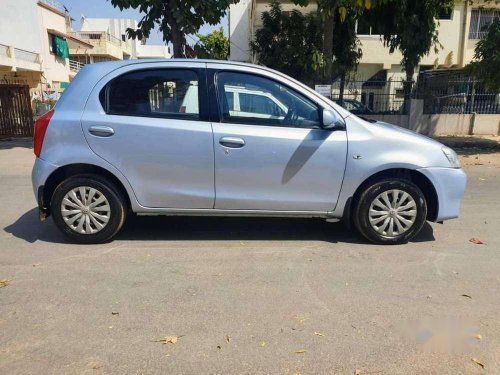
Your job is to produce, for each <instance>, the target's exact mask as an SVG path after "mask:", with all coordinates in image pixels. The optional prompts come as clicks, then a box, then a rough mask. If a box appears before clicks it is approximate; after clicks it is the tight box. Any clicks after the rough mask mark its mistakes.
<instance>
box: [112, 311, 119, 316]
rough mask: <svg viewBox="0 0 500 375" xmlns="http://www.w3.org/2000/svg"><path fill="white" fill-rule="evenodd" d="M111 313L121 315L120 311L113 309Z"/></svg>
mask: <svg viewBox="0 0 500 375" xmlns="http://www.w3.org/2000/svg"><path fill="white" fill-rule="evenodd" d="M111 315H120V313H119V312H118V311H111Z"/></svg>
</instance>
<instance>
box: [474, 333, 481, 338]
mask: <svg viewBox="0 0 500 375" xmlns="http://www.w3.org/2000/svg"><path fill="white" fill-rule="evenodd" d="M474 338H476V339H478V340H482V339H483V336H481V335H480V334H479V333H476V334H475V335H474Z"/></svg>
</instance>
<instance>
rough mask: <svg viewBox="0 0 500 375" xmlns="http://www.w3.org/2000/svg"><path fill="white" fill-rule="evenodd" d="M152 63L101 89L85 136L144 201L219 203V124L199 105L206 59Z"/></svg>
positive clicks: (156, 204) (85, 121) (89, 109)
mask: <svg viewBox="0 0 500 375" xmlns="http://www.w3.org/2000/svg"><path fill="white" fill-rule="evenodd" d="M192 65H193V64H192ZM142 66H144V65H142ZM152 66H153V67H154V68H149V69H141V70H130V68H129V71H127V72H125V73H121V74H120V75H117V76H116V77H115V78H114V79H112V80H111V81H109V83H107V84H106V85H105V86H104V87H102V88H101V87H96V90H98V92H99V93H100V94H99V96H97V95H96V94H95V95H93V96H91V99H89V103H87V106H86V108H85V111H84V114H83V118H82V126H83V132H84V134H85V137H86V139H87V141H88V143H89V145H90V147H91V148H92V150H93V151H94V152H95V153H96V154H97V155H99V156H100V157H102V158H103V159H105V160H106V161H108V162H109V163H110V164H112V165H113V166H114V167H116V168H117V169H118V170H119V171H121V173H122V174H123V175H124V176H125V177H126V178H127V180H128V181H129V182H130V184H131V186H132V188H133V190H134V193H135V195H136V197H137V200H138V202H139V204H141V205H142V206H144V207H151V208H193V209H194V208H213V205H214V198H215V193H214V152H213V135H212V127H211V124H210V122H209V121H208V118H204V117H205V116H204V113H203V111H205V112H207V111H206V109H205V110H204V109H203V108H204V106H203V105H199V104H200V103H203V102H204V101H206V91H205V89H206V85H205V84H203V82H205V69H204V64H203V68H195V66H196V65H193V66H192V67H189V64H187V63H186V64H183V65H182V67H181V66H179V67H177V68H158V64H156V65H155V64H152ZM132 67H133V66H132ZM135 69H137V68H135Z"/></svg>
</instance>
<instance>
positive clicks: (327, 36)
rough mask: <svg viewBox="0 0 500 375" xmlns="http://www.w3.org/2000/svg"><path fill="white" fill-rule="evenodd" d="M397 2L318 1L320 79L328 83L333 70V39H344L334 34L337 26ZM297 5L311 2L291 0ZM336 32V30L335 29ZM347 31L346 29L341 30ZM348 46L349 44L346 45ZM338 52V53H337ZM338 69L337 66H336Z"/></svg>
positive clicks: (376, 0)
mask: <svg viewBox="0 0 500 375" xmlns="http://www.w3.org/2000/svg"><path fill="white" fill-rule="evenodd" d="M390 1H397V0H318V1H317V4H318V14H320V15H321V18H322V24H323V38H322V41H323V48H322V52H323V56H324V61H325V64H324V69H323V74H322V76H323V77H322V78H323V81H324V82H325V83H330V82H331V79H332V74H333V72H334V71H333V69H334V43H335V39H341V38H344V37H346V36H345V35H339V34H336V33H335V32H336V29H337V26H336V25H337V24H338V23H339V22H340V23H343V22H344V21H345V20H346V19H349V18H351V19H354V18H356V17H358V16H359V15H360V14H361V13H362V12H363V11H364V10H366V9H372V8H374V7H377V6H378V5H380V4H384V3H386V2H390ZM293 2H294V3H295V4H297V5H301V6H306V5H308V4H309V3H310V2H311V0H293ZM337 30H338V29H337ZM343 30H347V29H345V28H344V29H343ZM355 40H356V37H355V38H354V39H351V40H350V44H351V46H352V47H353V48H354V50H355V49H357V48H356V47H355V46H354V44H352V42H353V41H355ZM348 44H349V43H348ZM337 52H338V51H337ZM337 67H338V65H337Z"/></svg>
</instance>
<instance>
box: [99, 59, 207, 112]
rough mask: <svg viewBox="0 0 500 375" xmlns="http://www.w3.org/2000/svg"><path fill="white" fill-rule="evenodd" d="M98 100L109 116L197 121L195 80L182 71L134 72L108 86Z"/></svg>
mask: <svg viewBox="0 0 500 375" xmlns="http://www.w3.org/2000/svg"><path fill="white" fill-rule="evenodd" d="M100 99H101V103H102V105H103V107H104V108H105V110H106V113H108V114H112V115H122V116H143V117H144V116H145V117H163V118H190V119H197V118H198V117H199V105H198V76H197V74H196V73H195V72H194V71H192V70H182V69H161V70H141V71H135V72H131V73H127V74H124V75H122V76H120V77H118V78H115V79H114V80H112V81H111V82H110V83H108V85H107V86H106V87H105V88H104V89H103V92H102V93H101V95H100Z"/></svg>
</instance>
